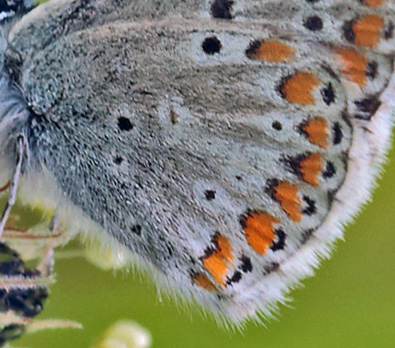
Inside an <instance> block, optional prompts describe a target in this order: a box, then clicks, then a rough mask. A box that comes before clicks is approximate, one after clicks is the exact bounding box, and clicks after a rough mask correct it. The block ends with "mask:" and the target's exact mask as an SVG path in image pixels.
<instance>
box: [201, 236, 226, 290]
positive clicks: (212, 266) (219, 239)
mask: <svg viewBox="0 0 395 348" xmlns="http://www.w3.org/2000/svg"><path fill="white" fill-rule="evenodd" d="M214 242H215V243H216V245H217V248H216V250H215V251H214V252H212V253H211V254H210V255H209V256H207V257H205V258H204V259H203V267H204V268H205V269H206V270H207V271H209V272H210V273H211V275H212V276H213V278H214V280H215V282H216V283H218V284H220V285H225V284H226V282H225V279H226V275H227V273H228V265H229V263H230V262H231V261H232V260H233V255H232V252H233V248H232V246H231V245H230V241H229V239H228V238H226V237H224V236H222V235H220V234H218V235H216V236H215V239H214Z"/></svg>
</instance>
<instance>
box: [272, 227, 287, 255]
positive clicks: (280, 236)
mask: <svg viewBox="0 0 395 348" xmlns="http://www.w3.org/2000/svg"><path fill="white" fill-rule="evenodd" d="M274 233H275V234H276V241H275V242H274V243H273V244H272V245H271V247H270V249H271V250H272V251H277V250H283V249H284V247H285V232H284V231H283V230H281V229H278V230H275V231H274Z"/></svg>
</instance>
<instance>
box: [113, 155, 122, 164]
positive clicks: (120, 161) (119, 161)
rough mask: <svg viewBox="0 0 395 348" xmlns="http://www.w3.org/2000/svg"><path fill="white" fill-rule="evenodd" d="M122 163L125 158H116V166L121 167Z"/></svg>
mask: <svg viewBox="0 0 395 348" xmlns="http://www.w3.org/2000/svg"><path fill="white" fill-rule="evenodd" d="M122 162H123V158H122V157H121V156H117V157H115V158H114V163H115V164H116V165H118V166H119V165H120V164H121V163H122Z"/></svg>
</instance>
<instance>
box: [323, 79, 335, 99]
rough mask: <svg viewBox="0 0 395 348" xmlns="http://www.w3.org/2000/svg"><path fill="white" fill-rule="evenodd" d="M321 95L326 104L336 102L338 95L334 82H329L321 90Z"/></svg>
mask: <svg viewBox="0 0 395 348" xmlns="http://www.w3.org/2000/svg"><path fill="white" fill-rule="evenodd" d="M321 95H322V99H323V100H324V102H325V104H326V105H331V104H332V103H334V101H335V99H336V95H335V91H334V89H333V85H332V82H329V83H328V85H327V86H326V87H325V88H323V89H322V90H321Z"/></svg>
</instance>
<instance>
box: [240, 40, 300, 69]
mask: <svg viewBox="0 0 395 348" xmlns="http://www.w3.org/2000/svg"><path fill="white" fill-rule="evenodd" d="M293 53H294V49H293V48H292V47H291V46H288V45H286V44H284V43H282V42H279V41H273V40H260V41H255V42H253V43H252V44H251V46H250V48H249V49H248V50H247V51H246V54H247V57H248V58H250V59H254V60H255V59H256V60H263V61H269V62H276V63H279V62H284V61H287V60H289V58H290V57H291V55H292V54H293Z"/></svg>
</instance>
